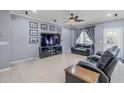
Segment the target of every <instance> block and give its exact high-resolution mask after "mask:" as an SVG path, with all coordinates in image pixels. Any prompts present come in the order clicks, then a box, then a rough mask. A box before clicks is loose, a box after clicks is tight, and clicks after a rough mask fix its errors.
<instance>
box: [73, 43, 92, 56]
mask: <svg viewBox="0 0 124 93" xmlns="http://www.w3.org/2000/svg"><path fill="white" fill-rule="evenodd" d="M71 53H75V54H79V55H83V56H89V55H93V54H94V46H93V45H89V44H76V45H75V46H72V47H71Z"/></svg>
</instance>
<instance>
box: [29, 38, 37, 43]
mask: <svg viewBox="0 0 124 93" xmlns="http://www.w3.org/2000/svg"><path fill="white" fill-rule="evenodd" d="M29 43H30V44H37V43H38V37H29Z"/></svg>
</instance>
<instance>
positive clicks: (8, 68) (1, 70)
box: [0, 67, 12, 72]
mask: <svg viewBox="0 0 124 93" xmlns="http://www.w3.org/2000/svg"><path fill="white" fill-rule="evenodd" d="M10 69H12V68H11V67H7V68H4V69H0V72H3V71H7V70H10Z"/></svg>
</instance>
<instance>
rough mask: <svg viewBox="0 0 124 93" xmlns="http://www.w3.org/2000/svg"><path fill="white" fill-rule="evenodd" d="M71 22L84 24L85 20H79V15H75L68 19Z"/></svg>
mask: <svg viewBox="0 0 124 93" xmlns="http://www.w3.org/2000/svg"><path fill="white" fill-rule="evenodd" d="M67 21H69V22H82V21H84V20H81V19H79V17H78V16H77V15H74V14H73V13H71V14H70V17H69V18H68V20H67Z"/></svg>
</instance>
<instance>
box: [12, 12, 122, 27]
mask: <svg viewBox="0 0 124 93" xmlns="http://www.w3.org/2000/svg"><path fill="white" fill-rule="evenodd" d="M25 11H26V10H12V11H11V12H12V13H17V14H21V15H25ZM70 13H74V14H75V15H78V16H79V19H82V20H85V21H83V22H80V23H75V24H74V25H87V24H93V23H99V22H105V21H110V20H116V19H121V18H124V10H37V12H35V13H34V12H32V11H31V10H28V16H30V17H35V18H38V19H41V20H44V21H46V22H54V20H55V19H56V20H57V22H56V23H58V24H62V25H70V24H71V23H70V22H65V21H67V19H66V18H69V17H70ZM108 13H112V14H113V15H112V16H109V17H108V16H107V14H108ZM115 13H117V14H118V16H117V17H115V16H114V14H115Z"/></svg>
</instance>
